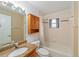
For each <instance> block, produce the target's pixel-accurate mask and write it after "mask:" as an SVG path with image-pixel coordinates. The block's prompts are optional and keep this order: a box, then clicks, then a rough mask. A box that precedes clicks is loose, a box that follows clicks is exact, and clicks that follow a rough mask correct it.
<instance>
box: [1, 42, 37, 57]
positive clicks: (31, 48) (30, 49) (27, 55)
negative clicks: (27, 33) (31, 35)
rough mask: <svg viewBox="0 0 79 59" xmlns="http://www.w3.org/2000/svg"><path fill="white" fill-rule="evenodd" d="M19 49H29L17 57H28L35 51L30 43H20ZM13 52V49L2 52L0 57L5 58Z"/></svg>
mask: <svg viewBox="0 0 79 59" xmlns="http://www.w3.org/2000/svg"><path fill="white" fill-rule="evenodd" d="M19 47H27V48H29V49H28V50H27V51H25V52H24V53H23V54H22V55H19V56H18V57H29V55H30V54H31V53H32V52H33V51H34V50H35V49H36V46H35V45H34V44H30V43H22V44H20V45H19ZM14 50H16V48H15V47H12V48H9V49H7V50H5V51H2V52H0V57H7V56H8V55H9V54H10V53H11V52H12V51H14Z"/></svg>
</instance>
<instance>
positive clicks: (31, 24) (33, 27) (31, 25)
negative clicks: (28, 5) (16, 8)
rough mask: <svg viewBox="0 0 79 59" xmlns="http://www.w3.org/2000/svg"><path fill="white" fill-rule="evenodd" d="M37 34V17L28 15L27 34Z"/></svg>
mask: <svg viewBox="0 0 79 59" xmlns="http://www.w3.org/2000/svg"><path fill="white" fill-rule="evenodd" d="M36 32H39V17H38V16H35V15H32V14H28V33H29V34H32V33H36Z"/></svg>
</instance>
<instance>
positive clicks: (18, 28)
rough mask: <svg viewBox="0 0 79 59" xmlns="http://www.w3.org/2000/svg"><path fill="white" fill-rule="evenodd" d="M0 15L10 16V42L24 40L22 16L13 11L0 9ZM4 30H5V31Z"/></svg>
mask: <svg viewBox="0 0 79 59" xmlns="http://www.w3.org/2000/svg"><path fill="white" fill-rule="evenodd" d="M0 13H1V14H5V15H9V16H11V38H12V40H15V41H18V40H24V16H23V15H21V14H19V13H16V12H15V11H11V10H6V9H3V8H0ZM5 30H6V29H5Z"/></svg>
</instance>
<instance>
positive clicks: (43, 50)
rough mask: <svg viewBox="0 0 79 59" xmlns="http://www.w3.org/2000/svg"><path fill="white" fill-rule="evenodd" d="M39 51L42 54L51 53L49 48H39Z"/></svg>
mask: <svg viewBox="0 0 79 59" xmlns="http://www.w3.org/2000/svg"><path fill="white" fill-rule="evenodd" d="M38 53H39V54H41V55H49V52H48V50H46V49H44V48H39V49H38Z"/></svg>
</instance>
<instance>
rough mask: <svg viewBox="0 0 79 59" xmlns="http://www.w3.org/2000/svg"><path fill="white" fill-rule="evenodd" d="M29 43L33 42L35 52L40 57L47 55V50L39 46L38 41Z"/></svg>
mask: <svg viewBox="0 0 79 59" xmlns="http://www.w3.org/2000/svg"><path fill="white" fill-rule="evenodd" d="M31 44H35V45H36V46H37V49H36V52H37V54H38V56H40V57H49V54H50V53H49V51H48V50H47V49H45V48H40V41H39V40H37V41H34V42H31Z"/></svg>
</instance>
